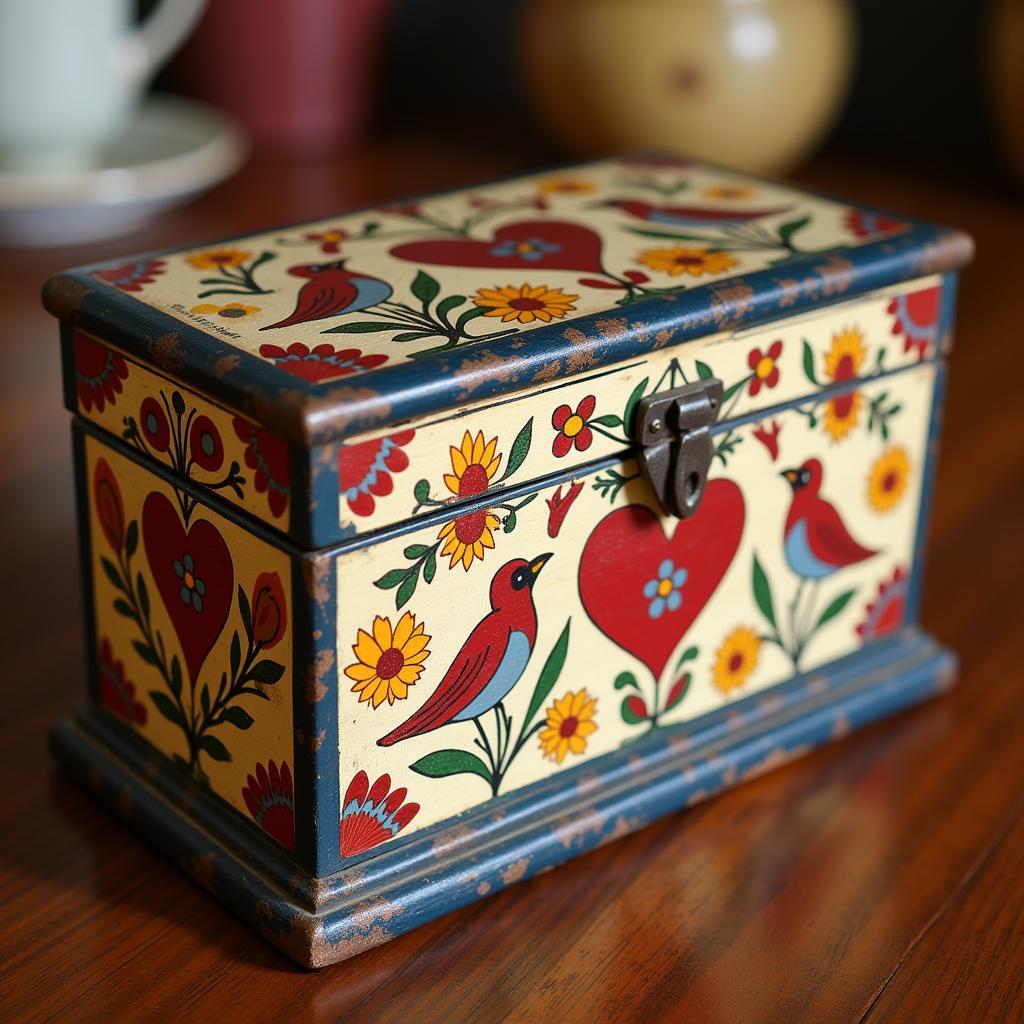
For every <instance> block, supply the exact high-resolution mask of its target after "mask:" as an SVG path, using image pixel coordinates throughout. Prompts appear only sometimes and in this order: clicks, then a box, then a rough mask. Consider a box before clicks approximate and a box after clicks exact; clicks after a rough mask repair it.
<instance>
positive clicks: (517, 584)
mask: <svg viewBox="0 0 1024 1024" xmlns="http://www.w3.org/2000/svg"><path fill="white" fill-rule="evenodd" d="M529 581H530V577H529V575H528V574H527V572H526V570H525V569H516V571H515V572H514V573H512V589H513V590H522V589H523V587H525V586H526V584H527V583H528V582H529Z"/></svg>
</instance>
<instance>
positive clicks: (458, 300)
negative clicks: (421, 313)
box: [437, 295, 466, 324]
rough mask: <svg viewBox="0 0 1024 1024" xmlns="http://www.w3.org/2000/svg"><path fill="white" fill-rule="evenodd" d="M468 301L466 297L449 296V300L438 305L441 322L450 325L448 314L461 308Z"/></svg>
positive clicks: (438, 315) (443, 300)
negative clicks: (458, 307)
mask: <svg viewBox="0 0 1024 1024" xmlns="http://www.w3.org/2000/svg"><path fill="white" fill-rule="evenodd" d="M465 301H466V296H465V295H449V296H448V298H446V299H442V300H441V301H440V302H439V303H438V304H437V317H438V319H439V320H441V321H443V322H444V323H446V324H448V323H450V321H449V320H448V314H449V313H450V312H451V311H452V310H453V309H455V308H456V307H457V306H461V305H462V304H463V303H464V302H465Z"/></svg>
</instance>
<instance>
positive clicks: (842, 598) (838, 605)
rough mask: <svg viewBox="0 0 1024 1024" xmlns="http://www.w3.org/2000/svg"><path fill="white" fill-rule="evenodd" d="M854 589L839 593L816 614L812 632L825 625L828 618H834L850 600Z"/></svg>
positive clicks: (854, 592)
mask: <svg viewBox="0 0 1024 1024" xmlns="http://www.w3.org/2000/svg"><path fill="white" fill-rule="evenodd" d="M856 593H857V591H856V589H854V590H847V591H846V592H845V593H842V594H840V595H839V596H838V597H837V598H835V599H834V600H833V601H832V602H831V603H830V604H829V605H828V607H827V608H826V609H825V610H824V611H823V612H822V613H821V615H819V616H818V621H817V623H816V624H815V627H814V632H815V633H817V631H818V630H819V629H821V627H822V626H824V625H825V623H826V622H828V621H829V619H834V618H835V617H836V616H837V615H838V614H839V613H840V612H841V611H842V610H843V609H844V608H845V607H846V606H847V605H848V604H849V603H850V601H851V599H852V598H853V595H854V594H856Z"/></svg>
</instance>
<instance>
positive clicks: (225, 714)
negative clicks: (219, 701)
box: [220, 706, 254, 731]
mask: <svg viewBox="0 0 1024 1024" xmlns="http://www.w3.org/2000/svg"><path fill="white" fill-rule="evenodd" d="M220 717H221V718H223V719H224V721H225V722H229V723H230V724H231V725H233V726H234V727H235V728H236V729H242V730H243V731H244V730H246V729H248V728H249V726H251V725H252V723H253V721H254V719H253V717H252V715H250V714H249V712H248V711H246V710H245V708H240V707H237V706H233V707H227V708H225V709H224V710H223V711H222V712H221V713H220Z"/></svg>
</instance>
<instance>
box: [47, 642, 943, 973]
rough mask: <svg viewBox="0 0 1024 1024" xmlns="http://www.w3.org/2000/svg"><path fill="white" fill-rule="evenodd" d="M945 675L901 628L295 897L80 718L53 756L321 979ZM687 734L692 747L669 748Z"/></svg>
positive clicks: (253, 854)
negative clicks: (331, 966) (321, 971)
mask: <svg viewBox="0 0 1024 1024" xmlns="http://www.w3.org/2000/svg"><path fill="white" fill-rule="evenodd" d="M954 672H955V661H954V659H953V656H952V655H951V654H950V653H949V652H948V651H947V650H945V649H944V648H942V647H940V646H938V645H937V644H936V643H935V642H934V641H933V640H932V639H931V638H930V637H928V636H926V635H925V634H922V633H920V632H919V631H918V630H916V629H906V630H904V631H903V632H902V633H900V634H898V635H896V636H894V637H891V638H888V639H886V640H883V641H879V642H878V643H876V644H873V645H871V646H869V647H867V648H865V649H864V650H863V651H861V652H859V653H858V654H857V655H854V656H851V657H849V658H845V659H842V661H840V662H837V663H835V664H834V665H833V666H831V667H830V668H829V670H828V671H826V672H818V673H813V674H811V675H808V676H798V677H796V678H794V679H792V680H790V681H788V682H787V683H783V684H781V685H779V686H777V687H774V688H772V689H770V690H768V691H764V692H762V693H760V694H756V695H753V696H751V697H749V698H747V699H745V700H743V701H740V702H737V703H735V704H731V705H728V706H727V707H726V708H724V709H722V710H721V711H720V712H714V713H712V714H710V715H706V716H704V717H702V718H701V719H698V720H696V721H695V722H692V723H690V724H689V725H687V726H681V727H674V728H670V729H664V730H657V731H655V732H654V733H652V734H650V735H648V736H647V737H646V738H645V739H642V740H639V741H637V742H635V743H631V744H628V745H626V746H625V747H623V748H622V749H620V750H619V751H616V752H614V753H612V754H608V755H605V756H604V757H602V758H598V759H596V760H594V761H592V762H589V763H588V764H586V765H583V766H581V767H580V768H578V769H574V770H572V771H568V772H564V773H561V774H559V775H557V776H555V777H553V778H551V779H548V780H545V781H543V782H540V783H536V784H534V785H533V786H528V787H525V788H524V789H522V790H519V791H517V792H515V793H511V794H509V795H508V796H505V797H500V798H499V799H497V800H494V801H489V802H487V803H485V804H483V805H481V806H480V807H478V808H475V809H474V810H473V811H470V812H467V813H466V814H464V815H461V816H460V817H458V818H454V819H451V820H449V821H448V822H444V823H441V824H440V825H437V826H433V827H431V828H429V829H424V830H423V831H422V832H419V833H416V834H415V835H413V836H410V837H409V838H408V839H407V840H405V841H404V842H402V841H396V842H393V843H389V844H387V846H386V847H384V848H383V849H382V850H380V851H378V852H376V853H373V852H372V851H371V853H369V854H367V855H366V856H365V857H364V858H362V859H361V860H359V861H358V862H356V861H353V862H352V863H351V864H350V865H347V866H346V867H345V869H343V870H341V871H339V872H337V873H336V874H335V875H333V876H331V877H330V878H327V879H322V880H320V882H319V883H316V884H314V883H312V882H311V883H310V884H308V885H303V886H301V892H302V895H297V887H296V885H295V884H294V883H293V884H291V885H290V886H284V887H282V886H280V885H279V884H277V883H276V882H275V881H274V880H273V879H274V877H277V876H278V871H277V870H276V869H275V870H271V871H268V867H267V866H264V863H265V862H264V859H263V858H264V857H265V853H264V851H262V850H259V849H256V847H255V846H253V845H252V844H250V843H238V842H237V841H236V842H234V843H228V842H225V836H226V833H227V829H226V827H225V825H226V823H227V822H228V821H229V820H230V815H220V816H219V818H216V819H214V820H207V821H204V822H203V823H202V824H199V823H197V822H196V820H195V807H196V806H198V807H203V806H204V805H203V803H202V801H201V800H200V801H199V802H198V804H193V803H192V802H191V801H188V802H186V797H188V796H190V795H191V794H183V795H182V796H181V797H179V798H178V799H177V800H173V801H168V799H167V797H166V795H165V793H164V792H158V791H157V790H156V789H154V784H153V783H151V781H150V778H149V777H147V776H146V775H145V774H143V773H142V772H141V771H140V770H139V768H138V765H137V764H132V763H131V762H130V761H126V760H123V759H122V757H121V756H119V755H120V753H121V747H120V745H119V744H117V743H116V742H112V741H111V738H110V736H109V735H107V736H105V737H103V736H101V737H100V738H99V741H98V740H97V735H96V734H94V732H93V731H92V729H91V727H90V726H89V725H88V723H87V722H86V724H83V721H82V720H81V719H78V720H76V721H65V722H62V723H60V724H59V725H58V726H57V727H56V728H55V730H54V732H53V733H52V738H51V742H52V748H53V752H54V754H55V756H56V757H57V758H58V760H59V761H61V762H62V764H64V765H65V767H67V768H68V770H69V771H71V772H72V774H74V775H75V776H76V777H77V778H79V779H80V780H81V781H82V782H83V783H85V784H87V785H89V786H90V787H91V788H92V789H93V791H94V792H95V793H96V795H97V796H98V797H99V798H100V799H101V800H102V801H103V802H104V803H105V804H107V805H108V806H109V807H111V809H113V810H115V811H117V812H118V813H120V814H121V815H122V817H124V818H126V819H127V820H128V822H129V823H130V824H131V825H132V826H133V827H134V828H135V829H137V830H138V831H139V832H141V833H142V834H143V835H145V836H147V837H148V838H149V839H150V840H151V841H152V842H153V843H154V844H155V845H156V846H157V847H158V848H159V849H161V850H163V851H164V852H165V853H166V854H167V855H168V856H170V857H171V858H172V859H174V860H175V861H177V862H178V863H179V864H180V865H181V866H182V867H183V868H185V870H187V871H188V872H189V873H190V874H192V875H193V877H195V878H197V880H199V881H200V882H201V883H202V884H204V886H205V887H206V888H208V889H209V890H210V891H211V892H213V894H214V895H216V896H217V897H218V898H219V899H220V900H221V901H222V902H223V903H224V904H225V905H226V906H228V907H229V908H230V909H231V910H233V911H234V912H235V913H236V914H238V915H239V916H240V917H241V918H242V919H243V920H245V921H246V922H248V923H249V924H250V925H251V926H253V927H254V928H256V929H257V930H259V931H260V933H261V934H263V935H264V936H265V937H266V938H268V939H269V940H270V941H271V942H274V943H275V944H276V945H277V946H278V947H279V948H281V949H282V950H283V951H284V952H285V953H287V954H288V955H289V956H291V957H293V958H294V959H296V960H297V961H298V962H299V963H302V964H304V965H306V966H310V967H320V966H323V965H325V964H327V963H332V962H335V961H337V960H342V959H345V958H347V957H350V956H354V955H356V954H357V953H361V952H363V951H365V950H366V949H369V948H372V947H373V946H376V945H379V944H380V943H381V942H384V941H386V940H387V939H389V938H392V937H394V936H395V935H398V934H401V933H402V932H405V931H408V930H409V929H411V928H415V927H417V926H418V925H420V924H423V923H425V922H427V921H429V920H432V919H434V918H436V917H439V916H441V915H442V914H446V913H448V912H450V911H452V910H455V909H457V908H458V907H461V906H464V905H466V904H468V903H470V902H472V901H474V900H477V899H479V898H480V897H481V895H483V894H484V893H488V892H496V891H499V890H500V889H502V888H505V887H507V886H508V885H511V884H513V883H515V882H517V881H520V880H522V879H525V878H528V877H530V876H531V875H534V874H536V873H538V872H539V871H543V870H546V869H548V868H551V867H554V866H556V865H558V864H561V863H562V862H564V861H566V860H568V859H570V858H572V857H574V856H578V855H579V854H581V853H584V852H585V851H587V850H589V849H592V848H594V847H596V846H599V845H601V844H603V843H605V842H608V841H610V840H612V839H614V838H617V837H619V836H620V835H623V834H625V833H627V832H632V831H635V830H637V829H639V828H641V827H643V826H644V825H646V824H648V823H649V822H651V821H653V820H654V819H655V818H658V817H661V816H662V815H665V814H670V813H673V812H675V811H677V810H680V809H681V808H683V807H686V806H688V805H690V804H692V803H694V802H696V801H697V800H700V799H703V798H705V797H707V796H710V795H711V794H713V793H716V792H718V791H719V790H721V789H724V788H727V787H729V786H731V785H734V784H736V783H738V782H741V781H743V780H744V779H746V778H749V777H751V776H752V775H756V774H759V773H760V772H761V771H764V770H767V769H769V768H771V767H774V766H775V765H776V764H778V763H781V762H782V761H784V760H787V759H789V758H792V757H796V756H798V755H800V754H803V753H805V752H806V751H807V750H809V749H810V748H812V747H815V746H818V745H820V744H823V743H826V742H828V741H829V740H831V739H836V738H838V737H840V736H843V735H845V734H846V733H847V732H848V731H850V730H851V729H855V728H859V727H861V726H863V725H866V724H868V723H869V722H872V721H874V720H875V719H877V718H879V717H881V716H883V715H888V714H892V713H894V712H896V711H898V710H900V709H901V708H903V707H906V706H907V705H909V704H913V703H916V702H918V701H921V700H924V699H927V698H928V697H930V696H932V695H934V694H936V693H938V692H941V691H942V690H944V689H946V688H947V687H948V686H949V685H950V684H951V683H952V680H953V675H954ZM682 735H686V736H688V737H689V738H690V742H688V743H685V744H684V743H679V742H678V740H679V737H680V736H682ZM111 748H113V749H111ZM584 771H585V772H586V774H587V778H588V780H589V779H593V784H589V785H587V786H585V787H583V786H580V785H579V783H580V780H581V773H582V772H584ZM186 807H187V808H188V811H186V810H185V808H186ZM232 813H234V812H232ZM190 814H191V815H192V817H190V816H189V815H190ZM467 835H471V836H472V838H467Z"/></svg>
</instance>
